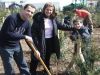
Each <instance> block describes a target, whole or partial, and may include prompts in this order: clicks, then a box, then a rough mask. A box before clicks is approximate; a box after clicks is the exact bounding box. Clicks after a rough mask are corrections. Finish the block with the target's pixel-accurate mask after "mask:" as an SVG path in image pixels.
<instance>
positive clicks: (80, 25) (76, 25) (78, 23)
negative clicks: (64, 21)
mask: <svg viewBox="0 0 100 75" xmlns="http://www.w3.org/2000/svg"><path fill="white" fill-rule="evenodd" d="M74 25H75V27H76V28H77V29H80V28H81V27H82V26H83V25H82V23H81V22H75V23H74Z"/></svg>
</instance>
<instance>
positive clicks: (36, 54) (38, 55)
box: [34, 50, 40, 59]
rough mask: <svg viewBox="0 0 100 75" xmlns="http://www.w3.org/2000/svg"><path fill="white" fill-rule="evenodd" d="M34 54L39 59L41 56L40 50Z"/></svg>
mask: <svg viewBox="0 0 100 75" xmlns="http://www.w3.org/2000/svg"><path fill="white" fill-rule="evenodd" d="M34 56H35V57H36V58H37V59H39V57H40V52H39V51H38V50H35V52H34Z"/></svg>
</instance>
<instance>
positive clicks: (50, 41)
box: [30, 38, 54, 75]
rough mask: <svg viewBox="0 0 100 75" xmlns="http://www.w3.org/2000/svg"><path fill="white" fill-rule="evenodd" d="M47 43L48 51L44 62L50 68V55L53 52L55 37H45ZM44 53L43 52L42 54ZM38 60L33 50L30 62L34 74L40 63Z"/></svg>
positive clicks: (34, 74)
mask: <svg viewBox="0 0 100 75" xmlns="http://www.w3.org/2000/svg"><path fill="white" fill-rule="evenodd" d="M45 45H46V53H45V56H44V57H45V59H44V62H45V64H46V66H47V68H48V69H50V57H51V54H52V52H53V48H54V47H53V39H52V38H49V39H45ZM41 55H42V54H41ZM38 62H39V61H38V60H37V59H36V58H35V56H34V54H33V52H31V63H30V72H31V74H32V75H36V69H37V65H38Z"/></svg>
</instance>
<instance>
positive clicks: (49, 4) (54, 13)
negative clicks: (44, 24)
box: [42, 2, 57, 19]
mask: <svg viewBox="0 0 100 75" xmlns="http://www.w3.org/2000/svg"><path fill="white" fill-rule="evenodd" d="M47 7H53V13H52V14H51V15H50V18H51V19H53V18H55V17H56V15H57V13H56V11H55V6H54V4H53V3H51V2H48V3H46V4H45V5H44V7H43V11H42V12H43V14H44V15H45V9H46V8H47ZM45 16H46V15H45Z"/></svg>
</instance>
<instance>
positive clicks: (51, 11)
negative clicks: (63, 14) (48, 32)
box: [45, 6, 54, 17]
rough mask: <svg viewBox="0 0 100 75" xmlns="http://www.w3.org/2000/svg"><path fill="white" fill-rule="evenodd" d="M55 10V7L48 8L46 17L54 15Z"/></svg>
mask: <svg viewBox="0 0 100 75" xmlns="http://www.w3.org/2000/svg"><path fill="white" fill-rule="evenodd" d="M53 10H54V7H50V6H48V7H47V8H46V9H45V15H46V16H47V17H50V15H51V14H52V13H53Z"/></svg>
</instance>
